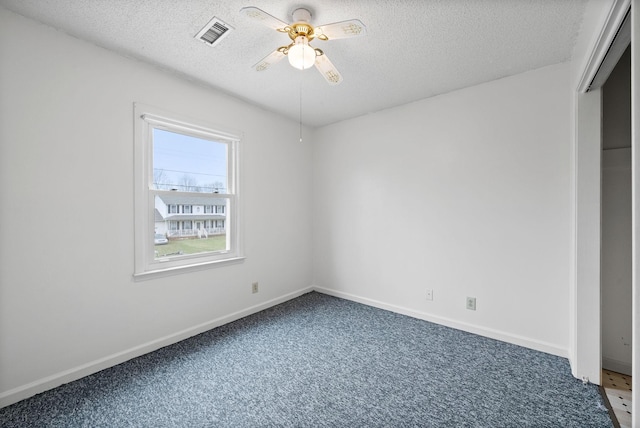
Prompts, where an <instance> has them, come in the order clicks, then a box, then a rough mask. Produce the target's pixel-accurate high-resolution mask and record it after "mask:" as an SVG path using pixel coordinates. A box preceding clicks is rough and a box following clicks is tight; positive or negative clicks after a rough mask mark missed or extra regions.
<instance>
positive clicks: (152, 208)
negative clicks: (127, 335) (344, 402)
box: [134, 104, 243, 277]
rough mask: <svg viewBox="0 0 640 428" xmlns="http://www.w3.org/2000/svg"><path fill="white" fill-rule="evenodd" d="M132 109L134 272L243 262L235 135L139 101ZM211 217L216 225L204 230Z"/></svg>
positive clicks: (156, 272)
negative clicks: (161, 237) (160, 236)
mask: <svg viewBox="0 0 640 428" xmlns="http://www.w3.org/2000/svg"><path fill="white" fill-rule="evenodd" d="M134 111H135V128H136V130H135V131H136V133H135V178H136V181H135V183H136V188H135V196H136V199H135V273H134V276H136V277H148V276H150V275H151V276H153V275H162V274H165V273H168V272H170V273H175V272H179V271H181V270H184V269H195V268H203V267H207V266H211V265H218V264H220V263H229V262H235V261H239V260H242V258H243V257H242V252H241V248H240V239H239V237H240V234H239V212H240V210H239V202H238V183H237V163H238V143H239V137H238V136H237V135H233V134H231V133H228V132H225V131H220V130H218V129H217V128H216V127H213V126H211V125H207V124H203V123H202V122H199V123H198V122H195V121H191V120H185V119H184V118H180V117H177V116H176V115H173V114H168V113H166V112H161V111H160V110H159V109H155V108H152V107H149V106H144V105H141V104H135V108H134ZM194 207H195V209H194ZM201 207H205V208H204V209H201ZM207 207H209V208H208V209H207ZM203 211H204V212H203ZM185 216H187V217H185ZM212 216H215V219H212V218H211V217H212ZM209 221H211V223H213V222H214V221H215V223H216V226H217V225H218V224H222V226H221V227H216V228H214V229H212V230H210V231H208V230H203V227H202V225H205V224H207V223H208V222H209ZM194 226H195V227H194ZM155 234H163V235H166V236H167V238H168V242H161V243H160V242H159V241H158V240H155V241H154V236H155Z"/></svg>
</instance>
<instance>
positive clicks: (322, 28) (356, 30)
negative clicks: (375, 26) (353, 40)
mask: <svg viewBox="0 0 640 428" xmlns="http://www.w3.org/2000/svg"><path fill="white" fill-rule="evenodd" d="M314 33H315V36H316V38H318V39H320V40H335V39H346V38H348V37H356V36H364V35H365V34H367V27H365V26H364V24H363V23H362V22H361V21H360V20H358V19H350V20H348V21H341V22H334V23H333V24H325V25H319V26H317V27H315V29H314Z"/></svg>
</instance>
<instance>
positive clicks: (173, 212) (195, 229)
mask: <svg viewBox="0 0 640 428" xmlns="http://www.w3.org/2000/svg"><path fill="white" fill-rule="evenodd" d="M155 208H156V209H155V232H156V233H162V234H164V235H166V236H167V237H168V238H179V237H199V238H204V237H207V236H209V235H220V234H223V233H225V230H226V229H225V227H226V212H227V200H226V199H224V198H217V197H214V196H211V195H208V194H202V195H189V196H184V195H172V194H162V195H156V198H155Z"/></svg>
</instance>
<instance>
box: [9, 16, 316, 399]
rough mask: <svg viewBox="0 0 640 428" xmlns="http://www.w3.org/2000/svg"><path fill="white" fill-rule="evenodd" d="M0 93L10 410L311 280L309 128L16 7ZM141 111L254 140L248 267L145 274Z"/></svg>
mask: <svg viewBox="0 0 640 428" xmlns="http://www.w3.org/2000/svg"><path fill="white" fill-rule="evenodd" d="M0 94H1V96H0V182H1V183H2V188H3V191H2V195H3V203H2V204H0V219H1V221H0V228H1V230H0V235H1V236H2V239H0V350H1V352H0V400H1V402H0V404H8V403H10V402H13V401H16V400H17V399H20V398H22V397H24V396H27V395H29V394H32V393H34V392H38V391H39V390H42V389H45V388H48V387H52V386H55V385H56V384H58V383H60V382H62V381H68V380H70V379H73V378H75V377H78V376H80V375H82V374H86V373H88V372H91V371H94V370H97V369H99V368H101V367H106V366H108V365H111V364H113V363H115V362H119V361H121V360H124V359H126V358H129V357H132V356H134V355H137V354H141V353H143V352H145V351H148V350H151V349H152V348H154V347H157V346H160V345H162V344H166V343H169V342H172V341H175V340H177V339H179V338H181V337H184V336H188V335H189V334H193V333H195V332H197V331H202V330H206V329H208V328H210V327H211V326H213V325H216V324H219V323H221V322H224V321H228V320H230V319H233V318H236V317H238V316H240V315H243V314H246V313H249V312H252V311H255V310H257V309H259V308H262V307H264V306H268V305H271V304H273V303H274V302H277V301H280V300H283V299H287V298H290V297H292V296H295V295H297V294H298V293H300V292H301V291H302V290H304V289H305V288H306V287H309V286H310V285H311V249H310V246H309V241H310V240H311V232H312V230H311V220H310V218H311V199H310V198H311V179H312V177H311V173H310V165H311V149H310V145H311V141H310V139H307V141H306V142H305V144H300V143H299V142H298V137H297V136H298V127H297V124H296V123H294V122H292V121H288V120H285V119H282V118H280V117H279V116H277V115H274V114H271V113H268V112H266V111H264V110H260V109H258V108H256V107H252V106H250V105H249V104H246V103H243V102H240V101H238V100H236V99H234V98H231V97H229V96H226V95H224V94H222V93H220V92H216V91H213V90H210V89H207V88H204V87H201V86H197V85H195V84H193V83H190V82H187V81H186V80H183V79H181V78H179V77H177V76H175V75H171V74H167V73H165V72H161V71H159V70H157V69H155V68H153V67H151V66H148V65H145V64H143V63H140V62H137V61H133V60H130V59H126V58H123V57H120V56H117V55H115V54H113V53H110V52H109V51H106V50H103V49H101V48H98V47H96V46H94V45H91V44H88V43H85V42H82V41H79V40H77V39H74V38H71V37H69V36H67V35H65V34H63V33H61V32H58V31H55V30H52V29H50V28H48V27H45V26H42V25H40V24H37V23H35V22H33V21H30V20H27V19H24V18H22V17H19V16H18V15H15V14H13V13H11V12H8V11H6V10H5V9H3V8H0ZM134 102H142V103H146V104H150V105H154V106H156V107H159V108H163V109H167V110H171V111H175V112H177V113H179V114H181V115H186V116H190V117H194V118H200V119H205V120H207V121H209V122H213V123H217V124H219V125H220V126H223V127H225V128H230V129H232V130H237V131H239V132H241V133H243V139H242V142H241V153H242V161H241V169H242V171H241V174H242V176H241V178H242V179H241V186H242V198H243V199H242V200H243V207H244V223H243V226H244V229H243V231H244V243H245V250H246V256H247V259H246V261H245V262H244V263H243V264H237V265H233V266H228V267H221V268H214V269H209V270H203V271H199V272H193V273H188V274H182V275H176V276H171V277H166V278H162V279H156V280H149V281H143V282H134V281H133V280H132V273H133V257H134V256H133V135H134V134H133V103H134ZM276 195H277V196H276ZM275 207H277V209H274V208H275ZM252 281H260V293H258V294H255V295H254V294H251V282H252Z"/></svg>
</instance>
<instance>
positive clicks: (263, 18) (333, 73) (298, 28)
mask: <svg viewBox="0 0 640 428" xmlns="http://www.w3.org/2000/svg"><path fill="white" fill-rule="evenodd" d="M240 12H242V13H244V14H245V15H247V16H248V17H249V18H251V19H253V20H256V21H259V22H260V23H262V24H263V25H266V26H267V27H270V28H273V29H274V30H277V31H278V32H280V33H286V34H287V35H288V36H289V38H290V39H291V40H292V43H291V44H289V45H287V46H281V47H279V48H277V49H276V50H275V51H273V52H271V53H270V54H269V55H267V56H266V57H264V58H263V59H261V60H260V61H259V62H258V63H257V64H255V65H254V66H253V67H254V68H255V69H256V71H263V70H266V69H267V68H269V67H270V66H271V65H273V64H275V63H277V62H278V61H280V60H281V59H282V58H284V57H285V56H286V57H288V58H289V63H290V64H291V65H292V66H293V67H295V68H298V69H300V70H306V69H307V68H311V66H312V65H315V67H316V68H317V69H318V71H319V72H320V74H322V76H323V77H324V78H325V79H326V80H327V82H329V84H331V85H337V84H339V83H340V82H342V76H341V75H340V72H338V70H337V69H336V68H335V67H334V65H333V64H332V63H331V61H329V58H327V55H326V54H325V53H324V52H323V51H322V50H321V49H318V48H315V47H313V46H311V45H310V44H309V43H310V42H311V41H312V40H313V39H318V40H324V41H326V40H336V39H345V38H348V37H356V36H362V35H365V34H366V28H365V26H364V24H363V23H362V22H360V21H359V20H357V19H350V20H348V21H341V22H335V23H333V24H326V25H318V26H316V27H314V26H313V25H311V23H310V22H311V12H309V10H308V9H305V8H299V9H296V10H294V11H293V13H292V17H293V23H291V24H287V23H285V22H283V21H281V20H279V19H278V18H276V17H274V16H272V15H269V14H268V13H267V12H265V11H263V10H262V9H258V8H257V7H243V8H242V9H240Z"/></svg>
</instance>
